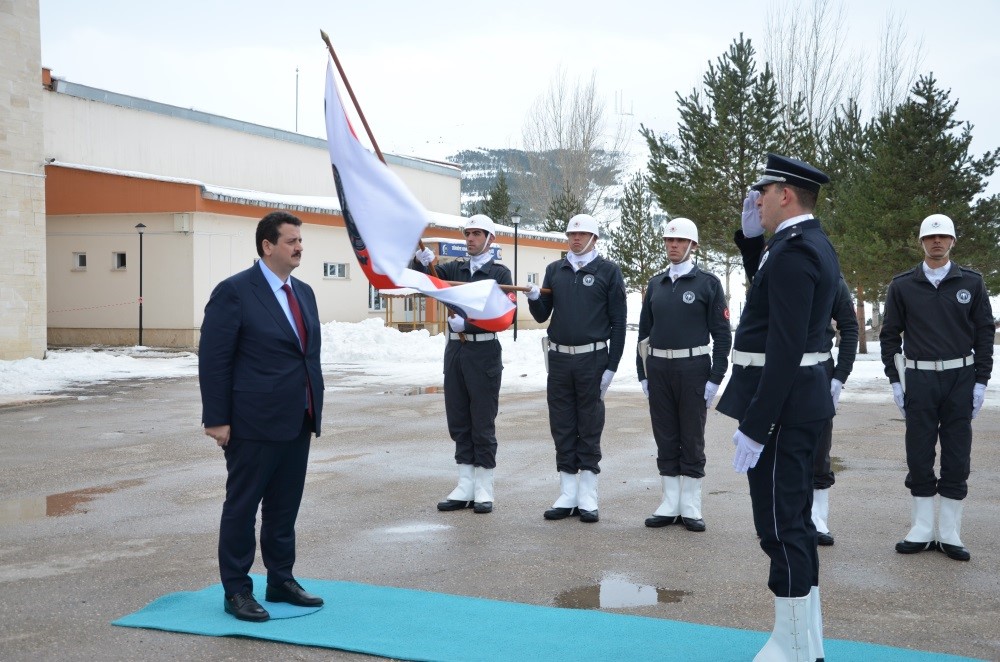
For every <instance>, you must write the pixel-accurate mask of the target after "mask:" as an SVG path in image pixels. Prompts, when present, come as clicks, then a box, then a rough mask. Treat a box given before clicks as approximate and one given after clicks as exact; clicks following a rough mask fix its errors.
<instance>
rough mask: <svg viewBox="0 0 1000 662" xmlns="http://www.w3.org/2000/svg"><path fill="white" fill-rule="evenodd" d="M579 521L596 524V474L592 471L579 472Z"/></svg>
mask: <svg viewBox="0 0 1000 662" xmlns="http://www.w3.org/2000/svg"><path fill="white" fill-rule="evenodd" d="M579 496H580V521H581V522H596V521H597V519H598V516H597V474H595V473H594V472H593V471H581V472H580V493H579Z"/></svg>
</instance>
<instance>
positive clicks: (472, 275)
mask: <svg viewBox="0 0 1000 662" xmlns="http://www.w3.org/2000/svg"><path fill="white" fill-rule="evenodd" d="M464 234H465V248H466V251H467V252H468V255H469V257H468V259H464V260H455V261H453V262H448V263H447V264H438V265H436V267H435V270H436V272H437V276H438V278H441V279H442V280H450V281H460V282H463V283H468V282H472V281H478V280H495V281H496V282H497V283H499V284H500V285H511V284H512V283H513V280H512V279H511V277H510V269H508V268H507V267H505V266H503V265H502V264H497V263H496V262H495V261H494V260H493V256H492V252H491V250H490V247H491V246H492V245H493V241H494V240H495V239H496V228H495V226H494V225H493V221H492V220H491V219H490V217H489V216H486V215H485V214H476V215H475V216H472V217H471V218H469V220H468V221H466V223H465V228H464ZM415 258H416V260H417V261H419V263H420V264H421V265H422V266H423V267H424V268H425V270H426V268H427V266H428V265H430V264H431V262H432V261H433V260H434V253H433V251H431V250H430V249H429V248H424V249H422V250H418V251H417V252H416V255H415ZM447 333H448V344H447V345H445V349H444V409H445V415H446V417H447V420H448V433H449V434H450V435H451V438H452V439H453V440H454V441H455V462H457V463H458V485H457V486H456V487H455V489H454V490H452V491H451V494H449V495H448V496H447V497H446V498H445V500H444V501H441V502H440V503H438V505H437V508H438V510H461V509H463V508H472V509H473V511H474V512H477V513H489V512H492V510H493V472H494V469H495V468H496V466H497V462H496V455H497V437H496V425H495V421H496V417H497V411H498V409H499V406H500V376H501V373H502V372H503V356H502V353H501V349H500V341H499V340H497V334H495V333H490V332H488V331H486V330H484V329H480V328H479V327H477V326H475V325H474V324H472V323H469V322H467V321H466V320H465V318H463V317H461V316H460V315H457V314H454V315H451V316H449V317H448V331H447Z"/></svg>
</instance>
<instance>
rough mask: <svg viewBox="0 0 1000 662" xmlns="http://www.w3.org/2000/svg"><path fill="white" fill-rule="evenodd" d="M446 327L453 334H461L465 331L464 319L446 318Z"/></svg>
mask: <svg viewBox="0 0 1000 662" xmlns="http://www.w3.org/2000/svg"><path fill="white" fill-rule="evenodd" d="M448 326H450V327H451V330H452V331H454V332H455V333H462V332H463V331H465V319H464V318H463V317H460V316H459V315H452V316H451V317H449V318H448Z"/></svg>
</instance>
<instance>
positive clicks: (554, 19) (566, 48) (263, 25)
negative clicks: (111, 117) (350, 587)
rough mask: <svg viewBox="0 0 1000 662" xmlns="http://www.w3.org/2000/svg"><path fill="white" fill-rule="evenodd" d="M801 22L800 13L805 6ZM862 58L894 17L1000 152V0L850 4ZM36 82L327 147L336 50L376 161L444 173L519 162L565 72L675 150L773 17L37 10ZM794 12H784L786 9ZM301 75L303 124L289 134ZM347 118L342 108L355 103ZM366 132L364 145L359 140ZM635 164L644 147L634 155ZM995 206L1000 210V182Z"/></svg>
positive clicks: (609, 7) (658, 9)
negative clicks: (494, 150) (330, 53)
mask: <svg viewBox="0 0 1000 662" xmlns="http://www.w3.org/2000/svg"><path fill="white" fill-rule="evenodd" d="M803 4H804V3H803ZM842 4H843V6H844V7H845V8H846V11H847V29H848V33H849V39H850V43H851V44H852V47H853V48H854V49H855V52H856V53H857V57H863V56H864V55H867V56H869V57H871V58H874V54H875V52H876V47H877V44H878V40H879V36H880V34H881V31H882V26H883V24H884V22H885V20H886V17H887V15H888V14H889V12H890V11H892V12H894V13H895V15H896V16H897V18H901V19H902V21H903V24H904V29H905V31H906V34H907V36H908V39H909V41H910V44H911V45H914V46H915V45H916V44H917V43H918V42H919V43H922V53H923V60H922V62H923V65H922V67H921V71H923V72H930V71H933V73H934V74H935V76H936V77H937V79H938V81H939V85H940V86H942V87H945V88H950V89H951V91H952V99H953V100H954V99H958V100H959V107H958V118H959V119H961V120H963V121H969V122H972V123H973V124H974V125H975V128H974V136H975V140H974V142H973V149H974V153H975V154H976V155H977V156H979V155H981V154H982V153H983V152H984V151H986V150H988V149H994V148H996V147H1000V126H998V122H997V120H996V116H997V110H998V108H1000V104H998V100H1000V85H998V84H997V83H998V73H997V69H996V65H997V52H998V47H997V37H996V29H997V26H998V25H1000V2H996V1H995V0H952V1H951V2H948V3H941V2H940V1H931V0H909V1H907V2H902V1H897V2H891V1H889V0H843V3H842ZM40 6H41V37H42V64H43V66H46V67H49V68H51V69H52V71H53V74H54V75H56V76H58V77H60V78H65V79H67V80H70V81H72V82H76V83H81V84H85V85H92V86H95V87H99V88H103V89H107V90H111V91H115V92H121V93H125V94H130V95H134V96H139V97H144V98H148V99H153V100H156V101H161V102H165V103H170V104H174V105H178V106H183V107H190V108H196V109H199V110H204V111H207V112H211V113H217V114H220V115H225V116H229V117H233V118H237V119H241V120H246V121H250V122H256V123H259V124H264V125H267V126H274V127H279V128H283V129H289V130H294V129H295V128H296V121H297V122H298V130H299V131H300V132H301V133H305V134H308V135H314V136H320V137H323V136H324V134H325V129H324V125H323V118H322V112H323V111H322V103H323V102H322V96H323V77H324V73H325V67H326V57H327V56H326V49H325V46H324V44H323V42H322V40H321V39H320V35H319V31H320V29H323V30H326V32H327V33H328V34H329V35H330V38H331V40H332V42H333V46H334V48H336V49H337V54H338V56H339V57H340V59H341V61H342V63H343V65H344V67H345V69H346V72H347V75H348V77H349V79H350V81H351V84H352V85H353V87H354V89H355V92H356V93H357V95H358V97H359V101H360V102H361V104H362V108H363V109H364V111H365V114H366V116H367V117H368V120H369V122H370V124H371V126H372V129H373V131H374V133H375V136H376V139H377V140H378V142H379V145H380V147H381V148H382V149H383V150H385V151H390V152H396V153H400V154H413V155H417V156H424V157H429V158H444V157H446V156H448V155H449V154H452V153H454V152H455V151H456V150H458V149H460V148H474V147H520V146H521V130H522V125H523V123H524V119H525V115H526V113H527V112H528V111H529V109H530V108H531V106H532V104H533V103H534V101H535V100H536V99H537V97H538V96H539V95H540V94H541V93H542V92H544V91H545V89H546V88H547V87H548V85H549V82H550V81H551V79H552V77H553V75H554V74H555V72H556V70H557V68H558V67H560V66H562V67H563V68H564V69H565V70H566V71H567V72H568V74H569V75H570V77H571V78H572V79H576V78H579V77H584V78H586V77H589V76H590V74H591V72H595V73H596V76H597V83H598V87H599V89H600V91H601V92H602V93H603V95H604V96H605V97H606V99H607V103H608V110H609V111H610V112H612V113H613V112H614V111H615V110H616V106H617V107H618V108H619V109H620V110H622V111H624V112H626V113H630V115H625V116H624V117H623V119H625V120H627V121H630V122H632V125H633V126H634V128H635V129H636V130H637V129H638V125H639V124H640V123H642V124H645V125H646V126H649V127H651V128H653V129H654V130H656V131H657V132H661V133H662V132H671V133H673V132H675V131H676V123H677V110H676V109H677V103H676V95H675V93H676V92H678V91H680V92H681V93H682V94H684V95H687V94H689V93H690V91H691V90H692V88H694V87H696V86H697V87H700V85H701V79H702V76H703V74H704V73H705V70H706V68H707V65H708V62H709V61H715V60H716V58H718V57H719V56H720V55H722V54H723V53H724V52H725V51H726V49H727V48H728V47H729V45H730V44H731V43H732V41H733V40H734V39H735V38H737V37H738V35H739V34H740V33H741V32H742V33H744V34H745V35H746V36H747V37H749V38H750V39H751V40H752V41H753V42H754V43H755V44H756V45H757V47H758V55H759V61H760V62H762V61H763V43H764V38H765V34H764V33H765V25H766V17H767V15H768V12H769V11H771V10H773V9H775V8H779V7H785V8H787V7H790V6H793V5H790V4H788V3H786V2H774V1H769V2H768V1H763V0H739V1H737V0H704V1H702V2H666V1H664V0H651V1H648V2H647V1H639V0H635V1H630V0H620V1H619V2H617V3H608V2H594V1H591V0H573V1H561V0H551V1H543V0H532V1H530V2H527V1H522V0H509V1H507V2H489V3H486V2H469V1H464V2H458V1H450V2H445V1H435V0H424V1H423V2H412V1H405V2H404V1H386V2H379V1H378V0H368V1H365V2H331V1H330V0H326V1H324V2H319V1H316V0H287V1H286V2H280V3H275V2H270V1H268V2H265V1H262V0H245V1H242V2H221V1H219V0H197V1H192V0H172V1H171V2H161V3H144V2H135V1H134V0H89V1H88V2H79V1H77V0H40ZM785 11H788V10H787V9H786V10H785ZM296 69H298V78H297V80H298V96H297V99H298V113H297V116H296ZM345 100H346V99H345ZM359 130H360V127H359ZM633 144H634V145H635V149H636V151H637V152H638V153H637V154H636V155H635V157H636V158H637V161H638V162H642V161H644V156H645V155H644V154H643V153H642V152H643V148H642V145H641V144H640V143H639V141H638V140H636V141H634V142H633ZM990 192H1000V175H997V176H994V178H993V182H992V185H991V187H990Z"/></svg>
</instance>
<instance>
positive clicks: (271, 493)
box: [219, 412, 313, 597]
mask: <svg viewBox="0 0 1000 662" xmlns="http://www.w3.org/2000/svg"><path fill="white" fill-rule="evenodd" d="M312 433H313V424H312V420H311V419H310V417H309V414H307V413H305V412H303V421H302V429H301V430H300V432H299V435H298V436H297V437H296V438H295V439H293V440H291V441H248V440H244V439H230V440H229V443H228V444H226V446H225V448H224V451H225V456H226V470H227V472H228V474H229V476H228V478H227V479H226V500H225V502H224V503H223V504H222V520H221V522H220V524H219V574H220V575H221V577H222V586H223V588H224V589H225V593H226V597H229V596H232V595H234V594H236V593H243V592H245V591H251V590H253V581H252V580H251V579H250V575H249V573H250V567H251V566H252V565H253V560H254V555H255V553H256V541H255V539H254V529H255V524H256V519H257V509H258V507H259V508H260V552H261V557H262V559H263V561H264V567H265V568H267V583H268V584H275V585H277V584H281V583H283V582H285V581H288V580H289V579H293V578H294V576H293V575H292V566H293V565H294V564H295V519H296V517H298V513H299V504H300V503H301V501H302V489H303V487H304V486H305V480H306V465H307V464H308V461H309V443H310V440H311V438H312Z"/></svg>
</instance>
